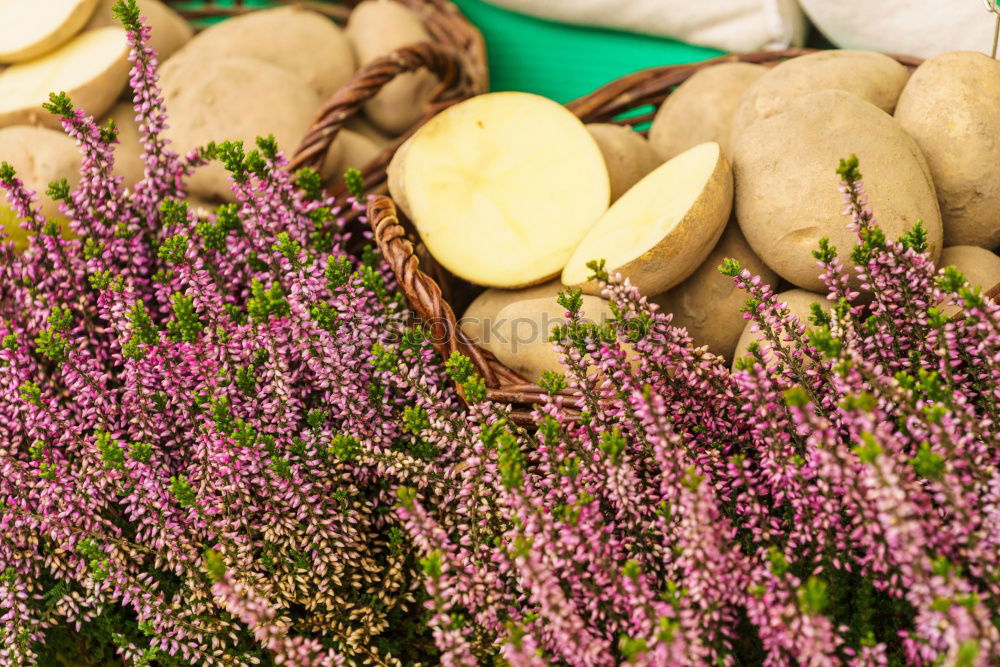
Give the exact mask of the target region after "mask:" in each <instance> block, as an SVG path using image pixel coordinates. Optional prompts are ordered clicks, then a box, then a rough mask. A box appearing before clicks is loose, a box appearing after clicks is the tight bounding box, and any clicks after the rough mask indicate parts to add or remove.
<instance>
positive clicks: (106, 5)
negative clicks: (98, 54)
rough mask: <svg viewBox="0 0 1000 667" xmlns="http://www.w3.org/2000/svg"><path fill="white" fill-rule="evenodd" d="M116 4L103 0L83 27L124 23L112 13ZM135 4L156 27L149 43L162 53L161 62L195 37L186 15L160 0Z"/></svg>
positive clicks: (159, 54) (138, 1) (151, 24)
mask: <svg viewBox="0 0 1000 667" xmlns="http://www.w3.org/2000/svg"><path fill="white" fill-rule="evenodd" d="M114 4H115V0H100V2H99V3H98V5H97V10H96V11H95V12H94V15H93V16H91V17H90V22H89V23H87V25H86V26H85V27H84V30H94V29H96V28H103V27H105V26H109V25H110V26H116V27H118V26H120V25H121V24H120V23H119V22H118V20H117V19H116V18H115V17H114V16H113V15H112V13H111V9H112V8H113V7H114ZM136 4H137V5H139V14H140V15H141V16H142V17H143V18H145V20H146V24H147V25H149V26H150V27H152V29H153V31H152V32H151V33H150V35H149V45H150V46H151V47H153V50H154V51H156V54H157V55H158V56H159V57H160V62H163V61H165V60H166V59H167V58H169V57H170V56H172V55H174V54H175V53H177V51H178V50H180V48H181V47H182V46H184V45H185V44H187V43H188V42H189V41H191V38H192V37H194V27H193V26H192V25H191V24H190V23H188V22H187V20H185V18H184V17H183V16H181V15H180V14H178V13H177V12H176V11H174V10H173V9H172V8H170V7H168V6H167V5H165V4H163V3H162V2H160V1H159V0H136Z"/></svg>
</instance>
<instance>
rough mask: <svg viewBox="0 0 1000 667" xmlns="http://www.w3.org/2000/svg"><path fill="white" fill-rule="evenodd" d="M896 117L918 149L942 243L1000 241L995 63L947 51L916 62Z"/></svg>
mask: <svg viewBox="0 0 1000 667" xmlns="http://www.w3.org/2000/svg"><path fill="white" fill-rule="evenodd" d="M896 120H897V121H898V122H899V124H900V125H901V126H902V127H903V129H904V130H906V131H907V132H908V133H909V134H910V136H911V137H913V138H914V139H916V141H917V145H919V146H920V149H921V150H922V151H923V154H924V156H925V157H926V158H927V162H928V164H929V165H930V169H931V175H932V176H933V177H934V184H935V186H936V188H937V195H938V202H939V203H940V205H941V217H942V219H943V220H944V242H945V243H946V244H947V245H976V246H981V247H983V248H996V247H997V246H1000V215H998V211H1000V172H998V171H997V168H998V165H1000V62H997V61H996V60H993V59H992V58H989V57H987V56H985V55H983V54H981V53H973V52H971V51H953V52H951V53H944V54H942V55H940V56H937V57H934V58H931V59H930V60H928V61H926V62H925V63H924V64H923V65H921V66H920V67H918V68H917V71H916V72H914V73H913V77H912V78H911V79H910V82H909V83H908V84H907V85H906V88H904V89H903V94H902V95H901V96H900V98H899V104H898V105H897V107H896Z"/></svg>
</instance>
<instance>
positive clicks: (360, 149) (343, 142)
mask: <svg viewBox="0 0 1000 667" xmlns="http://www.w3.org/2000/svg"><path fill="white" fill-rule="evenodd" d="M381 152H382V149H381V148H379V147H378V146H377V145H376V144H375V142H373V141H372V140H371V139H369V138H368V137H366V136H364V135H361V134H358V133H357V132H352V131H350V130H348V129H342V130H341V131H340V132H339V133H338V134H337V138H336V139H335V140H334V142H333V144H332V145H331V146H330V151H329V152H328V153H327V155H326V159H325V160H324V161H323V171H322V173H321V175H322V176H323V180H324V181H326V182H327V183H339V182H340V180H341V179H343V178H344V172H346V171H347V170H348V169H352V168H353V169H358V170H360V169H362V168H363V167H365V166H367V165H368V163H369V162H371V161H372V160H374V159H375V158H376V157H377V156H378V154H379V153H381Z"/></svg>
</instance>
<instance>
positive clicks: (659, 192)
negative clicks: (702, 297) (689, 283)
mask: <svg viewBox="0 0 1000 667" xmlns="http://www.w3.org/2000/svg"><path fill="white" fill-rule="evenodd" d="M732 205H733V173H732V170H731V169H730V167H729V161H728V160H726V156H725V155H723V154H722V151H721V150H720V149H719V144H717V143H715V142H707V143H704V144H701V145H699V146H695V147H694V148H692V149H690V150H688V151H685V152H684V153H681V154H680V155H678V156H677V157H675V158H674V159H673V160H670V161H669V162H667V163H666V164H664V165H662V166H660V167H657V168H656V170H654V171H653V172H652V173H650V174H649V175H648V176H646V177H645V178H644V179H642V180H641V181H639V182H638V183H636V184H635V186H633V187H632V189H631V190H629V191H628V192H626V193H625V194H624V195H623V196H622V198H621V199H619V200H618V201H616V202H615V203H614V205H613V206H612V207H611V208H609V209H608V212H607V213H605V214H604V215H603V216H601V219H600V220H598V221H597V224H595V225H594V226H593V227H592V228H591V229H590V231H589V232H587V235H586V236H585V237H584V238H583V240H582V241H581V242H580V244H579V245H578V246H577V248H576V250H574V251H573V255H572V256H571V257H570V259H569V261H568V262H567V263H566V268H565V269H563V273H562V281H563V283H564V284H566V285H569V286H571V287H580V288H581V289H583V291H584V292H586V293H588V294H600V290H601V287H600V285H599V284H598V283H597V282H596V281H589V280H588V278H589V277H590V275H591V274H592V271H591V270H590V269H589V268H587V263H588V262H590V261H592V260H601V259H603V260H605V262H606V264H605V267H606V269H607V271H608V273H611V274H614V273H621V275H622V277H623V278H628V279H629V280H631V281H632V284H633V285H635V286H636V287H637V288H638V289H639V291H640V292H641V293H642V294H644V295H653V294H659V293H661V292H665V291H666V290H668V289H670V288H671V287H673V286H674V285H677V284H678V283H680V282H681V281H683V280H684V279H685V278H687V277H688V276H690V275H691V274H692V273H694V271H695V269H697V268H698V266H699V265H701V263H702V262H704V261H705V258H706V257H708V254H709V253H710V252H712V248H714V247H715V244H716V242H717V241H718V240H719V237H720V236H721V235H722V231H723V229H725V227H726V221H728V220H729V214H730V212H731V211H732Z"/></svg>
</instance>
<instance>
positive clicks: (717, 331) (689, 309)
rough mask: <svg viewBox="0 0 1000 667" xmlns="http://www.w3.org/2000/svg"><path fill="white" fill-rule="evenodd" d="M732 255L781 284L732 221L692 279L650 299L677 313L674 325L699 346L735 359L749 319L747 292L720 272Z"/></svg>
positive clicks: (771, 282) (765, 280) (765, 279)
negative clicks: (746, 315)
mask: <svg viewBox="0 0 1000 667" xmlns="http://www.w3.org/2000/svg"><path fill="white" fill-rule="evenodd" d="M729 258H732V259H735V260H737V261H738V262H739V263H740V266H741V267H743V268H744V269H747V270H748V271H750V273H752V274H753V275H755V276H760V279H761V281H762V282H763V283H765V284H768V285H776V284H777V282H778V274H776V273H775V272H774V271H772V270H771V269H769V268H767V266H766V265H765V264H764V262H763V261H761V259H760V258H759V257H757V255H755V254H754V252H753V249H752V248H750V244H749V243H747V241H746V239H745V238H744V237H743V233H742V232H741V231H740V227H739V225H738V224H737V223H736V221H735V220H732V221H730V223H729V226H727V227H726V231H725V232H723V234H722V238H721V239H719V243H718V244H717V245H716V246H715V249H714V250H712V253H711V254H710V255H709V256H708V259H706V260H705V261H704V262H702V264H701V266H699V267H698V270H696V271H695V272H694V273H693V274H691V277H690V278H688V279H687V280H685V281H684V282H682V283H681V284H680V285H678V286H677V287H674V288H673V289H671V290H670V291H668V292H665V293H663V294H659V295H657V296H654V297H652V298H651V299H650V301H652V302H653V303H655V304H657V305H658V306H659V307H660V310H662V311H663V312H664V313H673V320H672V321H671V324H672V325H673V326H676V327H684V328H685V329H687V332H688V334H689V335H690V336H691V339H692V340H693V341H694V344H695V345H699V346H700V345H707V346H708V349H709V351H711V352H713V353H714V354H717V355H719V356H722V357H725V358H727V359H732V357H733V351H734V350H735V349H736V341H737V340H739V337H740V335H741V334H742V333H743V328H744V324H745V320H744V319H743V313H742V312H740V307H741V306H742V305H743V304H744V302H745V301H746V298H747V294H746V292H744V291H743V290H741V289H740V288H738V287H737V286H736V283H735V282H734V281H733V279H732V278H730V277H729V276H725V275H722V273H720V272H719V265H721V264H722V262H723V260H725V259H729Z"/></svg>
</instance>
